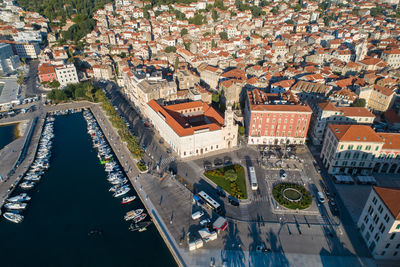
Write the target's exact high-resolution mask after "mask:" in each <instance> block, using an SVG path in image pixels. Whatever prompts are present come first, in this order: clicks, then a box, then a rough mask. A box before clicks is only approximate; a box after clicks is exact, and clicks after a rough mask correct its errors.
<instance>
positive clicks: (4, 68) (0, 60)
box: [0, 43, 19, 74]
mask: <svg viewBox="0 0 400 267" xmlns="http://www.w3.org/2000/svg"><path fill="white" fill-rule="evenodd" d="M18 67H19V57H18V56H17V55H14V53H13V51H12V48H11V45H9V44H4V43H2V44H0V74H7V73H10V72H13V71H15V70H16V69H17V68H18Z"/></svg>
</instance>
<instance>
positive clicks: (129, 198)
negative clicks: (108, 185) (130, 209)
mask: <svg viewBox="0 0 400 267" xmlns="http://www.w3.org/2000/svg"><path fill="white" fill-rule="evenodd" d="M135 199H136V196H130V197H124V198H122V201H121V203H122V204H128V203H130V202H132V201H134V200H135Z"/></svg>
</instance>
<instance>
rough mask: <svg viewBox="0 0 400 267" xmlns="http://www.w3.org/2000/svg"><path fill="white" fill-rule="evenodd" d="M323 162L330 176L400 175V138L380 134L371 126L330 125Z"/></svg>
mask: <svg viewBox="0 0 400 267" xmlns="http://www.w3.org/2000/svg"><path fill="white" fill-rule="evenodd" d="M321 159H322V162H323V164H324V166H325V167H326V168H327V169H328V173H330V174H353V175H356V174H361V175H367V174H370V173H372V172H383V173H399V171H400V134H398V133H376V132H375V131H374V130H373V129H372V128H371V127H370V126H367V125H337V124H330V125H328V127H327V132H326V135H325V139H324V143H323V146H322V150H321Z"/></svg>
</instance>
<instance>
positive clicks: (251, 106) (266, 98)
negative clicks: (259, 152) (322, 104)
mask: <svg viewBox="0 0 400 267" xmlns="http://www.w3.org/2000/svg"><path fill="white" fill-rule="evenodd" d="M311 114H312V111H311V108H310V107H309V106H308V105H305V104H301V103H300V102H299V101H298V99H297V98H296V96H295V95H293V94H292V93H291V92H290V91H287V92H285V93H283V94H271V93H265V92H263V91H261V90H258V89H254V90H252V91H248V92H247V99H246V107H245V125H246V133H247V134H248V144H252V145H253V144H254V145H257V144H268V145H272V144H304V143H305V141H306V138H307V131H308V127H309V124H310V119H311Z"/></svg>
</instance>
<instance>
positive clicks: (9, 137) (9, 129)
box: [0, 124, 18, 149]
mask: <svg viewBox="0 0 400 267" xmlns="http://www.w3.org/2000/svg"><path fill="white" fill-rule="evenodd" d="M17 126H18V124H8V125H2V126H0V149H2V148H3V147H5V146H6V145H8V144H9V143H11V142H12V141H14V140H15V139H16V136H15V131H16V129H17Z"/></svg>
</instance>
